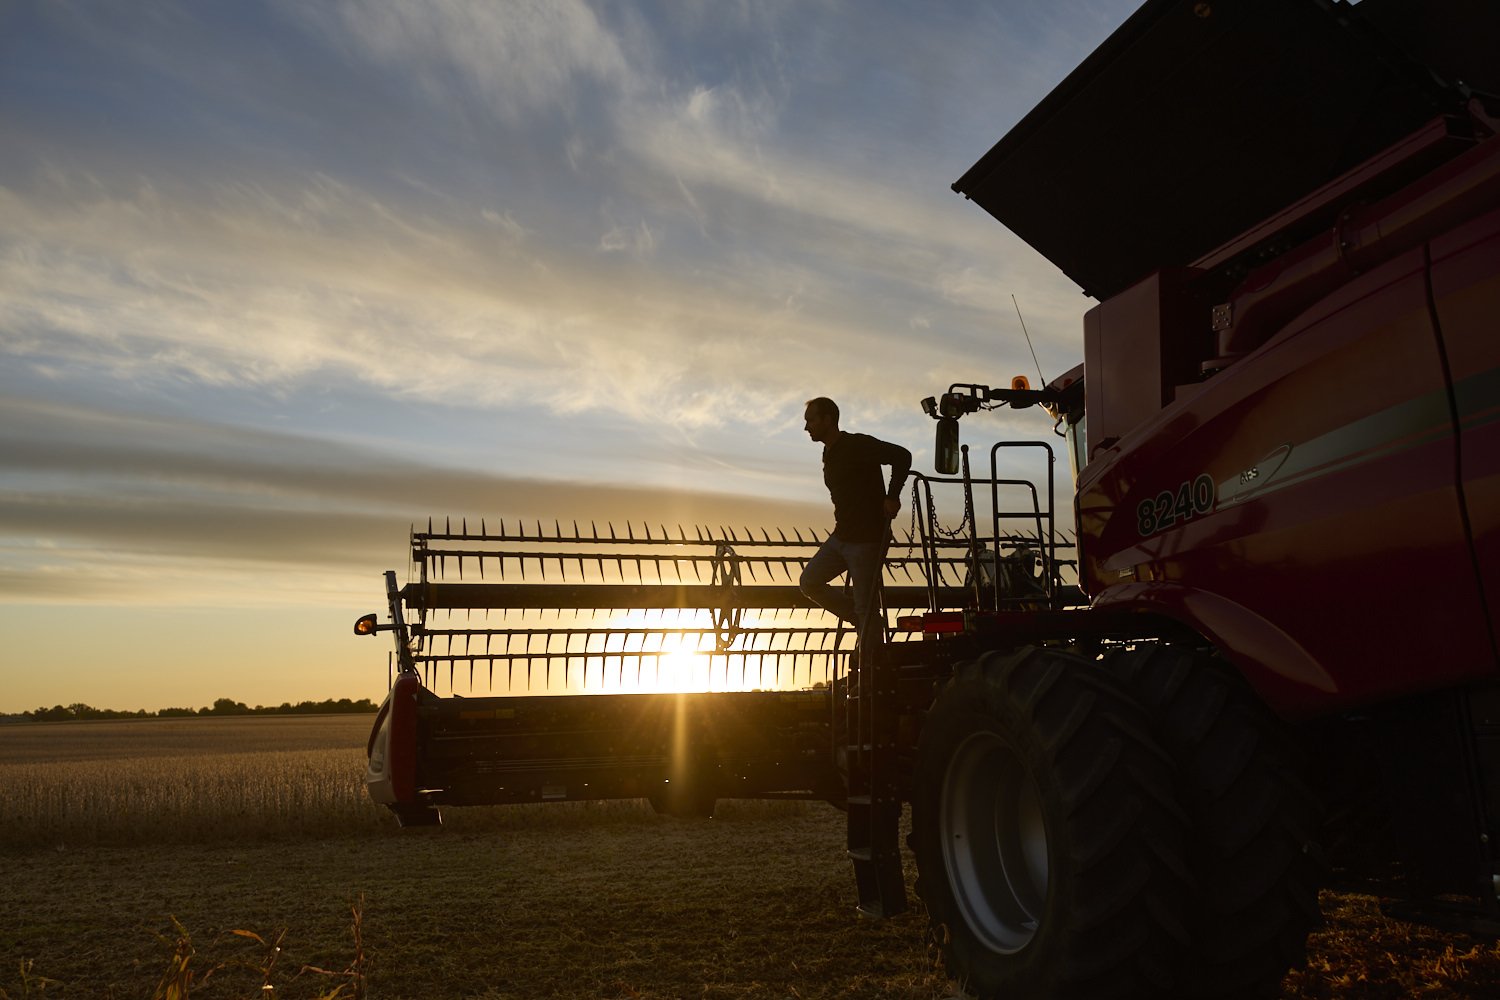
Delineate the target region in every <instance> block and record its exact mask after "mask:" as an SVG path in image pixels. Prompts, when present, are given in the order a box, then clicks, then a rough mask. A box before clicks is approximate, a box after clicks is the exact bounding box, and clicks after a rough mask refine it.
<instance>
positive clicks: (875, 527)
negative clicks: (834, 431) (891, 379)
mask: <svg viewBox="0 0 1500 1000" xmlns="http://www.w3.org/2000/svg"><path fill="white" fill-rule="evenodd" d="M882 465H889V466H890V467H891V481H890V485H889V487H888V486H887V485H886V482H885V477H884V476H882V475H881V472H880V467H881V466H882ZM910 469H911V452H909V451H907V450H906V449H905V448H903V447H901V446H900V445H899V444H891V443H890V442H889V441H882V440H880V439H879V438H874V437H871V436H870V435H868V434H850V433H847V432H845V433H842V434H840V435H839V436H838V437H836V438H834V439H833V441H832V442H830V443H829V444H826V445H824V446H823V483H824V485H826V486H827V487H828V496H829V498H830V499H832V500H833V533H834V534H835V535H837V536H838V538H839V540H840V541H843V542H883V541H885V539H886V537H887V535H889V534H890V530H891V519H890V518H889V517H888V516H887V515H886V512H885V498H886V497H894V498H896V499H898V500H899V499H900V498H901V485H902V484H903V483H905V482H906V473H907V472H908V471H910Z"/></svg>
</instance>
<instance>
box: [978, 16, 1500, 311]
mask: <svg viewBox="0 0 1500 1000" xmlns="http://www.w3.org/2000/svg"><path fill="white" fill-rule="evenodd" d="M1496 37H1500V4H1497V3H1494V2H1493V0H1364V2H1363V3H1359V4H1357V5H1350V4H1348V3H1346V2H1343V0H1148V2H1147V3H1145V4H1144V5H1143V6H1142V7H1141V8H1140V9H1139V10H1137V11H1136V12H1135V13H1134V14H1133V15H1131V17H1130V18H1129V19H1128V20H1127V21H1126V22H1125V23H1124V24H1123V25H1121V26H1120V28H1119V29H1118V30H1116V31H1115V32H1114V34H1112V35H1111V36H1110V37H1109V38H1108V39H1106V40H1105V42H1104V43H1103V44H1102V45H1100V46H1099V48H1097V49H1096V50H1095V51H1094V52H1093V53H1092V54H1091V55H1089V57H1088V58H1087V59H1085V60H1084V61H1083V63H1082V64H1080V65H1079V66H1078V68H1077V69H1075V70H1074V71H1073V72H1072V73H1070V74H1069V75H1068V76H1067V77H1066V78H1065V79H1064V80H1063V81H1062V82H1061V83H1060V84H1058V85H1057V87H1056V88H1054V89H1053V91H1052V92H1051V93H1050V94H1048V95H1047V96H1046V97H1045V98H1044V99H1043V100H1042V101H1041V102H1040V103H1039V104H1038V105H1037V106H1036V107H1035V108H1033V109H1032V111H1031V112H1030V113H1028V114H1027V115H1026V116H1025V117H1024V118H1023V119H1021V121H1020V122H1019V123H1018V124H1017V125H1016V126H1015V127H1014V128H1012V129H1011V130H1010V131H1009V132H1008V133H1007V134H1006V135H1005V136H1004V138H1002V139H1001V140H1000V141H999V142H998V143H996V144H995V146H994V148H992V149H991V150H990V151H989V152H988V153H986V154H985V155H984V156H983V157H982V158H981V159H980V160H979V162H977V163H976V164H974V166H973V167H971V168H970V169H969V170H968V172H967V173H965V174H964V175H963V177H961V178H959V180H958V181H957V182H955V183H954V185H953V189H954V190H955V191H957V192H959V193H960V194H963V195H965V196H967V197H968V198H970V199H972V200H973V201H975V202H977V203H978V204H979V205H980V206H981V207H982V208H984V209H985V211H987V212H989V213H990V214H991V215H993V216H994V217H995V218H997V219H999V220H1000V221H1001V222H1002V223H1004V224H1005V225H1006V226H1007V227H1009V228H1010V229H1011V230H1012V231H1013V232H1015V233H1016V235H1018V236H1020V237H1021V238H1022V239H1024V240H1025V241H1026V242H1027V243H1029V244H1031V246H1033V247H1034V248H1036V249H1037V250H1038V251H1039V252H1040V253H1042V254H1043V255H1044V256H1045V257H1047V259H1048V260H1050V261H1052V263H1053V264H1055V265H1057V267H1059V268H1060V269H1061V270H1062V271H1063V272H1064V273H1065V274H1067V275H1068V277H1069V278H1071V279H1072V280H1073V281H1075V282H1077V283H1078V284H1079V285H1080V286H1082V288H1083V291H1084V293H1085V294H1088V295H1092V296H1094V297H1096V298H1099V299H1104V298H1108V297H1109V296H1111V295H1114V294H1115V293H1117V292H1119V291H1122V290H1123V289H1125V288H1127V287H1129V286H1130V285H1131V284H1133V283H1134V282H1135V281H1137V280H1139V279H1140V278H1142V277H1144V276H1145V275H1147V274H1149V273H1151V272H1152V271H1154V270H1156V269H1158V268H1160V267H1164V266H1172V265H1187V264H1190V263H1191V262H1193V261H1194V260H1197V259H1198V258H1199V257H1202V256H1203V255H1205V254H1207V253H1208V252H1210V251H1211V250H1213V249H1214V248H1215V247H1218V246H1220V245H1222V244H1224V243H1226V242H1227V241H1229V240H1230V239H1232V238H1233V237H1235V236H1236V235H1237V234H1239V233H1241V232H1243V231H1244V230H1246V229H1248V228H1250V227H1251V226H1253V225H1254V224H1255V223H1256V222H1258V221H1259V220H1261V219H1263V218H1265V217H1266V216H1268V215H1271V214H1272V213H1274V212H1276V211H1277V210H1278V209H1280V208H1282V207H1283V206H1285V205H1287V204H1289V203H1291V202H1293V201H1295V200H1297V199H1298V198H1299V197H1301V196H1303V195H1305V194H1307V193H1308V192H1310V191H1312V190H1314V189H1315V188H1317V187H1319V186H1320V185H1322V184H1324V183H1326V182H1328V181H1330V180H1332V179H1333V178H1335V177H1337V176H1339V175H1340V174H1342V173H1343V172H1345V171H1346V170H1348V169H1350V168H1352V167H1354V166H1356V165H1358V164H1359V163H1361V162H1362V161H1364V160H1366V159H1368V158H1369V157H1371V156H1373V155H1374V154H1375V153H1377V152H1379V151H1380V150H1381V149H1384V148H1385V147H1386V146H1388V145H1390V144H1392V143H1394V142H1395V141H1396V140H1398V139H1400V138H1401V137H1402V136H1404V135H1406V134H1407V133H1409V132H1411V131H1413V130H1414V129H1416V128H1418V127H1419V126H1421V125H1422V124H1423V123H1425V122H1427V121H1430V120H1431V119H1433V118H1434V117H1436V116H1437V115H1439V114H1443V113H1445V112H1452V111H1455V110H1458V108H1459V107H1461V105H1462V103H1463V98H1464V97H1465V96H1466V95H1467V89H1468V88H1469V87H1474V88H1477V89H1479V90H1481V91H1491V92H1500V60H1496V59H1494V57H1493V55H1492V54H1491V53H1490V52H1489V51H1488V50H1489V47H1490V45H1491V44H1492V43H1493V39H1494V38H1496ZM1486 40H1488V41H1486Z"/></svg>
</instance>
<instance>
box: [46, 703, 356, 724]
mask: <svg viewBox="0 0 1500 1000" xmlns="http://www.w3.org/2000/svg"><path fill="white" fill-rule="evenodd" d="M378 707H379V706H377V705H376V704H375V703H374V702H372V701H371V700H370V699H368V698H360V699H358V700H352V701H351V700H350V699H348V698H337V699H334V698H329V699H327V700H325V701H299V702H297V703H296V704H295V705H294V704H292V703H291V702H289V701H284V702H282V703H281V704H280V705H256V706H255V707H254V708H252V707H250V706H249V705H246V704H245V703H244V702H242V701H235V700H234V699H233V698H219V699H217V700H215V701H214V703H213V704H212V705H211V706H207V707H204V708H160V709H157V710H156V711H154V712H148V711H146V710H145V709H144V708H142V709H139V710H137V711H134V712H122V711H119V710H116V709H113V708H95V707H93V706H92V705H85V704H82V703H78V704H74V705H54V706H52V707H51V708H45V707H44V708H38V709H35V710H33V711H30V712H22V713H21V718H23V719H30V720H31V721H33V722H76V721H79V720H81V719H186V718H197V717H199V716H217V715H337V714H342V713H350V714H352V713H357V712H373V711H375V710H376V708H378Z"/></svg>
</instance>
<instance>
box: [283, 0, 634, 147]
mask: <svg viewBox="0 0 1500 1000" xmlns="http://www.w3.org/2000/svg"><path fill="white" fill-rule="evenodd" d="M285 9H286V12H287V13H288V14H289V15H290V16H292V17H294V18H299V19H303V20H305V21H306V22H308V23H310V24H311V25H312V26H314V27H315V28H316V29H317V30H319V31H321V32H322V33H323V34H324V36H325V37H327V38H329V39H330V40H333V41H335V42H340V43H342V44H344V45H345V46H347V48H348V49H350V50H351V51H352V52H354V53H357V54H358V55H359V56H362V57H364V58H367V59H370V60H372V61H374V62H375V63H377V64H378V65H380V66H381V67H382V69H383V70H384V72H386V73H391V74H397V75H400V76H402V77H405V78H408V79H413V80H415V81H417V83H418V84H419V85H420V87H421V88H422V90H423V91H424V92H425V94H426V96H427V98H428V100H429V101H430V103H431V104H432V105H433V106H435V107H437V108H447V107H451V106H452V105H453V103H454V101H455V100H458V101H462V102H463V103H465V104H468V105H471V106H474V107H478V108H482V109H483V110H484V112H486V113H487V114H492V115H495V116H497V117H498V118H500V119H501V120H502V121H505V122H508V123H512V124H514V123H517V122H520V121H522V120H524V119H526V118H528V117H530V116H533V115H537V114H554V113H557V112H558V111H566V110H567V109H568V108H570V107H572V106H573V105H574V104H575V102H576V101H577V100H578V97H579V94H578V92H579V89H580V87H582V86H584V85H587V84H603V85H608V84H619V83H621V82H622V81H623V80H625V78H626V76H627V67H626V60H625V56H624V54H623V53H622V52H621V51H620V48H619V46H618V45H617V43H616V40H615V38H614V37H613V35H611V34H610V33H609V32H608V31H607V30H606V29H605V28H604V26H603V25H601V24H600V22H599V19H598V17H597V16H596V15H595V14H594V12H593V10H591V9H590V8H589V6H588V5H587V4H585V3H581V2H578V0H507V2H505V3H501V4H492V3H477V2H465V0H411V2H407V3H400V4H390V3H381V2H377V0H342V2H338V3H332V4H326V5H323V4H313V5H309V4H303V3H292V4H289V5H287V6H286V8H285Z"/></svg>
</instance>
